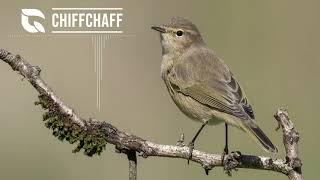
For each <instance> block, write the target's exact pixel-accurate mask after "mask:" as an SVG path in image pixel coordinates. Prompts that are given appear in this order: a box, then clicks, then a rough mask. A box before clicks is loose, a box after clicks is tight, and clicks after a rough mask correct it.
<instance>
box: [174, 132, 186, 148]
mask: <svg viewBox="0 0 320 180" xmlns="http://www.w3.org/2000/svg"><path fill="white" fill-rule="evenodd" d="M176 145H177V146H180V147H184V146H186V145H185V144H184V134H183V133H182V134H181V135H180V139H179V140H178V142H177V144H176Z"/></svg>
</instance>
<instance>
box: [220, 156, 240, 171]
mask: <svg viewBox="0 0 320 180" xmlns="http://www.w3.org/2000/svg"><path fill="white" fill-rule="evenodd" d="M222 156H223V157H222V158H223V159H222V162H223V169H224V171H225V173H226V174H227V175H229V176H231V175H232V174H231V172H232V170H235V171H237V166H238V165H239V164H240V158H241V152H240V151H232V152H231V153H230V154H223V155H222Z"/></svg>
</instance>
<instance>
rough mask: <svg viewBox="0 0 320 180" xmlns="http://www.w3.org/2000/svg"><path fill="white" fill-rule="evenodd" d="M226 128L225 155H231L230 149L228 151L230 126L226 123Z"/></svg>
mask: <svg viewBox="0 0 320 180" xmlns="http://www.w3.org/2000/svg"><path fill="white" fill-rule="evenodd" d="M225 127H226V144H225V146H224V153H226V154H229V149H228V124H227V123H225Z"/></svg>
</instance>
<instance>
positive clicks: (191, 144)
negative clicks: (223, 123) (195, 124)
mask: <svg viewBox="0 0 320 180" xmlns="http://www.w3.org/2000/svg"><path fill="white" fill-rule="evenodd" d="M207 124H208V121H205V122H203V124H202V125H201V127H200V129H199V130H198V131H197V133H196V135H195V136H194V137H193V138H192V140H191V142H190V143H189V145H188V147H189V158H188V164H189V160H190V159H191V158H192V151H193V149H194V142H195V141H196V139H197V137H198V136H199V134H200V132H201V131H202V129H203V128H204V127H205V126H206V125H207Z"/></svg>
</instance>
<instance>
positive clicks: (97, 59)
mask: <svg viewBox="0 0 320 180" xmlns="http://www.w3.org/2000/svg"><path fill="white" fill-rule="evenodd" d="M109 38H110V37H109V35H108V36H104V35H94V36H92V45H93V49H94V71H95V73H96V76H97V108H98V110H99V111H100V109H101V81H102V74H103V73H102V68H103V66H102V62H103V49H104V48H105V47H106V41H107V40H108V39H109Z"/></svg>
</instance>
